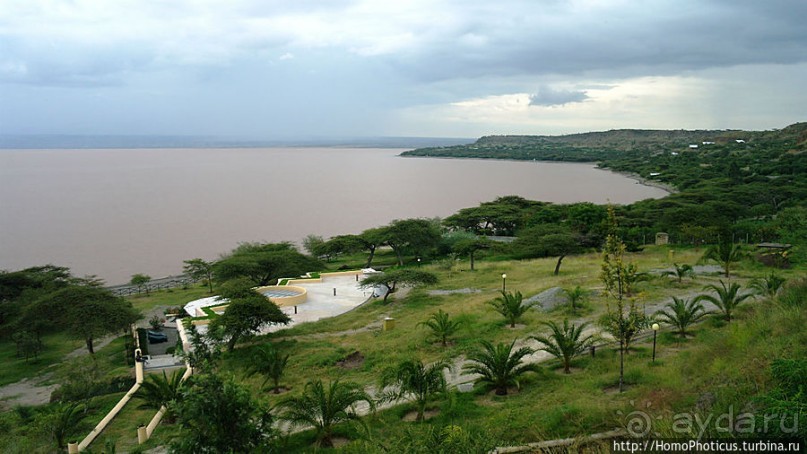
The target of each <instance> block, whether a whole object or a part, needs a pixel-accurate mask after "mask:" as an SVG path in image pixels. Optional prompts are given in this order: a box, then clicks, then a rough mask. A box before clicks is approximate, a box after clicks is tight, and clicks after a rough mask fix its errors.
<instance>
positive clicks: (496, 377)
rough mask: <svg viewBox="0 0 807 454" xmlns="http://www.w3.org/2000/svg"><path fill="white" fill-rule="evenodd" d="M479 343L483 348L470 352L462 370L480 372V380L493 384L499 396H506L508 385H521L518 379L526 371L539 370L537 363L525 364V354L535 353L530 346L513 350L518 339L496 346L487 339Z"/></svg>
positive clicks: (473, 372) (472, 372)
mask: <svg viewBox="0 0 807 454" xmlns="http://www.w3.org/2000/svg"><path fill="white" fill-rule="evenodd" d="M479 343H480V345H481V348H477V349H475V350H473V351H472V352H471V353H469V354H468V356H467V358H468V361H469V363H466V364H465V365H464V366H462V371H463V372H465V373H471V374H479V375H480V378H479V381H481V382H483V383H487V384H490V385H492V386H493V387H494V389H495V390H496V395H497V396H506V395H507V387H508V386H511V385H515V386H516V387H519V382H518V379H519V377H521V376H522V375H524V374H525V373H527V372H537V371H538V366H537V365H535V364H523V362H524V357H525V356H527V355H530V354H532V353H535V351H534V350H533V349H531V348H529V347H521V348H519V349H517V350H515V351H513V348H514V347H515V345H516V341H513V342H512V343H510V344H509V345H508V344H505V343H500V344H496V345H495V346H494V345H493V344H491V343H490V342H488V341H486V340H482V341H479Z"/></svg>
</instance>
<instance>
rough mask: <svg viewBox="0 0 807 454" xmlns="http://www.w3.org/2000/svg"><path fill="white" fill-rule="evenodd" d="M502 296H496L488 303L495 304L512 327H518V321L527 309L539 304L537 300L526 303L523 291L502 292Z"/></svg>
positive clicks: (497, 310) (496, 308)
mask: <svg viewBox="0 0 807 454" xmlns="http://www.w3.org/2000/svg"><path fill="white" fill-rule="evenodd" d="M500 293H501V294H502V296H500V297H498V298H496V299H495V300H493V301H488V304H490V305H491V306H493V309H495V310H496V312H498V313H500V314H502V316H504V318H506V319H507V321H508V322H509V323H510V328H515V327H516V322H517V321H518V319H519V318H521V316H522V315H524V314H525V313H527V311H528V310H529V309H530V308H531V307H532V306H535V304H537V302H533V303H524V301H523V299H524V297H523V296H522V295H521V292H516V293H515V294H513V293H510V292H504V291H501V292H500Z"/></svg>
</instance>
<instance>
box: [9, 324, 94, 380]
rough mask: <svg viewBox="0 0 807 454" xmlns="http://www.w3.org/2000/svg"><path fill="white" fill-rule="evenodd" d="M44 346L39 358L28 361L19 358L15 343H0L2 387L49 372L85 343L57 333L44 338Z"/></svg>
mask: <svg viewBox="0 0 807 454" xmlns="http://www.w3.org/2000/svg"><path fill="white" fill-rule="evenodd" d="M42 344H43V350H42V352H41V353H40V354H39V356H38V357H37V358H30V359H28V360H27V361H26V360H25V358H18V357H17V348H16V345H15V344H14V342H13V341H11V340H6V341H4V342H0V364H2V365H3V367H0V386H2V385H7V384H9V383H15V382H18V381H20V380H22V379H23V378H31V377H36V376H38V375H40V374H42V373H44V372H49V369H50V368H51V367H52V366H55V365H57V364H59V363H60V362H61V361H62V360H63V359H64V356H65V355H67V354H68V353H70V352H71V351H73V350H75V349H77V348H81V347H82V346H83V345H84V342H83V341H81V340H78V339H75V338H71V337H69V336H67V335H66V334H65V333H55V334H46V335H44V336H42Z"/></svg>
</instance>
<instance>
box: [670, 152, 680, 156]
mask: <svg viewBox="0 0 807 454" xmlns="http://www.w3.org/2000/svg"><path fill="white" fill-rule="evenodd" d="M670 156H678V152H677V151H673V152H670Z"/></svg>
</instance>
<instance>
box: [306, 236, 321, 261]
mask: <svg viewBox="0 0 807 454" xmlns="http://www.w3.org/2000/svg"><path fill="white" fill-rule="evenodd" d="M324 244H325V240H324V239H322V237H321V236H319V235H306V237H305V238H303V249H305V251H306V252H308V253H309V254H310V255H312V256H314V257H316V256H317V255H319V254H320V252H321V251H322V245H324Z"/></svg>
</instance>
